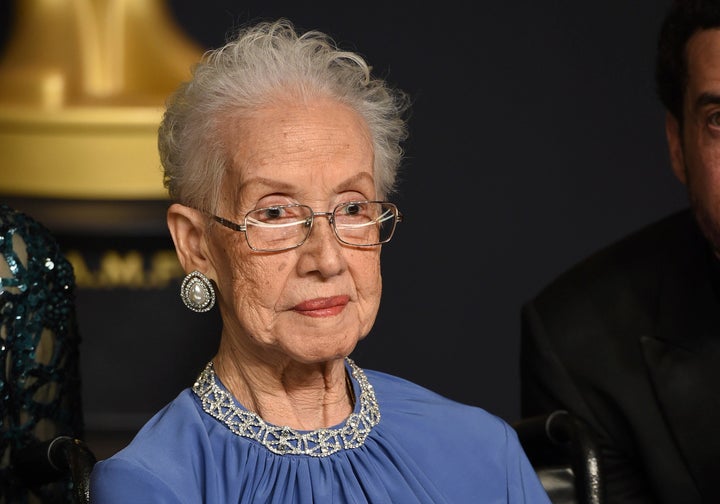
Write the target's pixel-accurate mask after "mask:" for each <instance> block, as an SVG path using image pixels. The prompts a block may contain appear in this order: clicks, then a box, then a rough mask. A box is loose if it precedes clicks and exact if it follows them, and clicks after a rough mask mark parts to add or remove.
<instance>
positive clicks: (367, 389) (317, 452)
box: [192, 357, 380, 457]
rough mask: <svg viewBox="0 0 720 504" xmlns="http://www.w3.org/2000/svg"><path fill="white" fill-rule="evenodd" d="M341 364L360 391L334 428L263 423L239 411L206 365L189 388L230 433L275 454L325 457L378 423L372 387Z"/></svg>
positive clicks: (356, 442)
mask: <svg viewBox="0 0 720 504" xmlns="http://www.w3.org/2000/svg"><path fill="white" fill-rule="evenodd" d="M345 362H346V363H347V366H348V367H349V369H350V372H351V375H352V378H353V379H354V380H355V381H356V382H357V384H358V386H359V388H360V400H359V408H358V406H357V405H356V407H355V411H353V412H352V413H351V414H350V416H348V417H347V419H346V420H345V422H344V423H342V424H340V426H338V427H331V428H324V429H316V430H311V431H301V430H297V429H293V428H291V427H287V426H278V425H273V424H270V423H267V422H265V420H263V419H262V418H261V417H260V416H259V415H257V414H256V413H254V412H252V411H248V410H247V409H245V408H242V407H240V406H239V405H238V403H237V402H236V401H235V399H234V397H233V396H232V395H231V394H230V392H228V391H227V389H225V387H224V386H223V385H222V383H221V382H220V381H219V379H218V378H217V376H216V374H215V369H214V368H213V363H212V361H210V362H208V363H207V365H206V366H205V369H203V371H202V372H201V373H200V376H198V378H197V380H196V381H195V384H194V385H193V387H192V390H193V392H194V393H195V395H197V396H198V398H199V399H200V402H201V404H202V409H203V411H205V413H207V414H208V415H210V416H212V417H213V418H215V419H216V420H218V421H219V422H221V423H223V424H225V426H226V427H227V428H228V429H229V430H230V431H231V432H233V433H234V434H236V435H238V436H241V437H244V438H248V439H252V440H254V441H257V442H258V443H260V444H261V445H263V446H264V447H265V448H267V449H268V450H269V451H271V452H272V453H275V454H277V455H309V456H311V457H327V456H328V455H332V454H333V453H336V452H338V451H341V450H350V449H353V448H358V447H360V446H362V445H363V444H365V439H366V438H367V436H368V435H369V434H370V432H371V431H372V429H373V427H375V426H376V425H377V424H378V422H380V407H379V406H378V403H377V399H376V398H375V391H374V390H373V386H372V385H371V384H370V382H369V381H368V379H367V377H366V376H365V373H364V372H363V370H362V369H360V368H359V367H358V366H357V365H356V364H355V362H354V361H353V360H352V359H350V358H349V357H346V358H345Z"/></svg>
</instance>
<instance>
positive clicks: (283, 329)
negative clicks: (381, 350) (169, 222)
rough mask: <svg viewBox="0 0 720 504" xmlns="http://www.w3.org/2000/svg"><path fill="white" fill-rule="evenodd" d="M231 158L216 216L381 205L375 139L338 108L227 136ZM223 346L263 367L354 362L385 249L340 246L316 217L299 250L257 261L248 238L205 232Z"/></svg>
mask: <svg viewBox="0 0 720 504" xmlns="http://www.w3.org/2000/svg"><path fill="white" fill-rule="evenodd" d="M226 131H227V136H226V137H225V140H226V142H227V143H228V144H229V145H230V147H231V151H232V152H234V155H233V162H232V167H231V169H230V170H229V172H228V173H227V174H226V177H225V180H224V183H223V187H222V192H221V199H220V204H219V208H218V212H217V213H218V215H220V216H222V217H224V218H226V219H229V220H233V221H235V222H240V223H242V222H243V218H244V216H245V214H246V213H247V212H249V211H251V210H254V209H257V208H262V207H268V206H274V205H286V204H293V203H301V204H305V205H308V206H310V207H312V208H313V210H314V211H315V212H328V211H331V210H332V209H333V208H334V207H335V206H336V205H337V204H339V203H342V202H346V201H353V200H355V201H357V200H364V199H375V197H376V194H375V185H374V178H373V151H372V147H371V143H370V137H369V132H368V131H367V128H366V126H365V123H364V122H363V121H362V119H361V118H360V116H358V115H357V114H356V113H355V112H354V111H352V110H351V109H349V108H348V107H346V106H344V105H341V104H338V103H336V102H334V101H329V100H320V99H315V100H311V101H308V102H306V103H304V104H298V103H297V102H290V101H288V102H285V103H283V104H278V105H273V106H270V107H268V108H264V109H262V110H261V111H259V112H258V113H256V114H255V115H253V116H252V117H251V118H249V119H248V118H244V119H242V120H236V121H234V122H232V123H231V124H229V126H228V128H227V130H226ZM208 250H209V254H210V257H211V261H212V263H213V266H214V269H215V278H216V282H217V285H218V290H219V304H220V310H221V313H222V317H223V322H224V329H223V338H230V339H231V341H232V344H233V345H235V346H237V347H239V350H240V351H242V352H245V353H248V352H250V353H251V354H253V355H257V356H258V357H259V358H261V359H278V358H279V359H285V358H290V359H293V360H297V361H300V362H306V363H310V362H321V361H325V360H328V359H333V358H338V357H342V356H345V355H347V354H349V353H350V352H351V351H352V350H353V348H354V347H355V345H356V343H357V342H358V341H359V340H360V339H361V338H363V337H364V336H365V335H366V334H367V333H368V332H369V330H370V328H371V326H372V324H373V322H374V320H375V316H376V314H377V311H378V306H379V303H380V294H381V276H380V247H368V248H357V247H350V246H347V245H343V244H341V243H340V242H339V241H338V240H337V239H336V238H335V235H334V234H333V232H332V229H331V226H330V224H329V221H328V219H327V218H325V217H316V219H315V222H314V225H313V228H312V232H311V234H310V236H309V238H308V239H307V241H306V242H305V243H304V244H303V245H302V246H300V247H298V248H295V249H292V250H286V251H282V252H272V253H267V252H256V251H253V250H251V249H250V248H249V246H248V244H247V242H246V240H245V236H244V234H243V233H242V232H237V231H233V230H230V229H227V228H226V227H223V226H220V225H213V226H210V228H209V230H208Z"/></svg>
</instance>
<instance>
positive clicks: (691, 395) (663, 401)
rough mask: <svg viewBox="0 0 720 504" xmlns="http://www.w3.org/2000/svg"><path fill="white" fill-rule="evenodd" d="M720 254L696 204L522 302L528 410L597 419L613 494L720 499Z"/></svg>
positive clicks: (685, 501)
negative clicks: (696, 215)
mask: <svg viewBox="0 0 720 504" xmlns="http://www.w3.org/2000/svg"><path fill="white" fill-rule="evenodd" d="M717 263H718V261H717V260H716V259H715V258H714V256H713V255H712V253H711V252H710V248H709V246H708V244H707V242H706V241H705V239H704V238H703V236H702V235H701V233H700V231H699V230H698V228H697V226H696V224H695V221H694V220H693V217H692V214H691V213H690V212H689V211H687V210H686V211H683V212H680V213H677V214H674V215H671V216H670V217H668V218H665V219H663V220H662V221H660V222H658V223H655V224H653V225H651V226H649V227H647V228H645V229H643V230H641V231H639V232H637V233H635V234H633V235H631V236H629V237H627V238H625V239H623V240H621V241H620V242H618V243H616V244H614V245H612V246H610V247H608V248H606V249H604V250H602V251H600V252H598V253H596V254H594V255H593V256H591V257H590V258H588V259H586V260H585V261H583V262H581V263H580V264H578V265H576V266H575V267H573V268H572V269H571V270H569V271H568V272H566V273H564V274H562V275H561V276H560V277H559V278H557V279H556V280H555V281H554V282H553V283H551V284H550V285H549V286H547V287H546V288H545V289H544V290H543V291H542V292H541V293H540V294H539V295H538V296H537V297H536V298H535V299H533V300H532V301H530V302H529V303H527V304H526V305H525V306H524V307H523V309H522V347H521V348H522V349H521V375H522V414H523V416H532V415H535V414H539V413H542V412H548V411H552V410H554V409H557V408H561V409H566V410H569V411H571V412H573V413H575V414H576V415H578V416H579V417H580V418H581V419H583V420H585V421H586V422H587V423H588V424H589V425H590V426H591V427H592V429H593V430H594V431H595V433H596V435H597V437H598V440H599V442H600V445H601V451H602V454H603V464H604V469H605V471H606V482H607V487H606V488H607V498H608V502H610V503H619V502H623V503H627V502H661V503H668V504H670V503H672V504H692V503H699V502H706V503H709V502H714V503H720V302H719V301H718V294H717V285H716V284H717V282H716V281H714V280H713V278H715V277H714V275H717Z"/></svg>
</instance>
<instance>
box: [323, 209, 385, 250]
mask: <svg viewBox="0 0 720 504" xmlns="http://www.w3.org/2000/svg"><path fill="white" fill-rule="evenodd" d="M397 212H398V211H397V207H395V205H393V204H392V203H384V202H380V201H354V202H350V203H344V204H342V205H340V206H338V207H337V208H335V212H334V214H333V220H334V222H335V229H336V230H337V235H338V237H339V238H340V239H341V240H342V241H344V242H345V243H349V244H351V245H360V246H367V245H378V244H380V243H386V242H388V241H390V238H392V235H393V233H394V232H395V223H396V222H397Z"/></svg>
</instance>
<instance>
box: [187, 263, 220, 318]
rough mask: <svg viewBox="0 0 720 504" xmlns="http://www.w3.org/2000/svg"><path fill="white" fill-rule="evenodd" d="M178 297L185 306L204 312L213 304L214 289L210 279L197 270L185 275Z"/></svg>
mask: <svg viewBox="0 0 720 504" xmlns="http://www.w3.org/2000/svg"><path fill="white" fill-rule="evenodd" d="M180 297H181V298H182V301H183V303H185V306H187V307H188V308H190V309H191V310H192V311H195V312H206V311H208V310H209V309H210V308H212V307H213V306H215V289H214V288H213V285H212V283H211V282H210V279H209V278H208V277H206V276H205V275H203V274H202V273H200V272H199V271H197V270H195V271H193V272H192V273H188V274H187V275H186V276H185V279H184V280H183V283H182V285H181V286H180Z"/></svg>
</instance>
